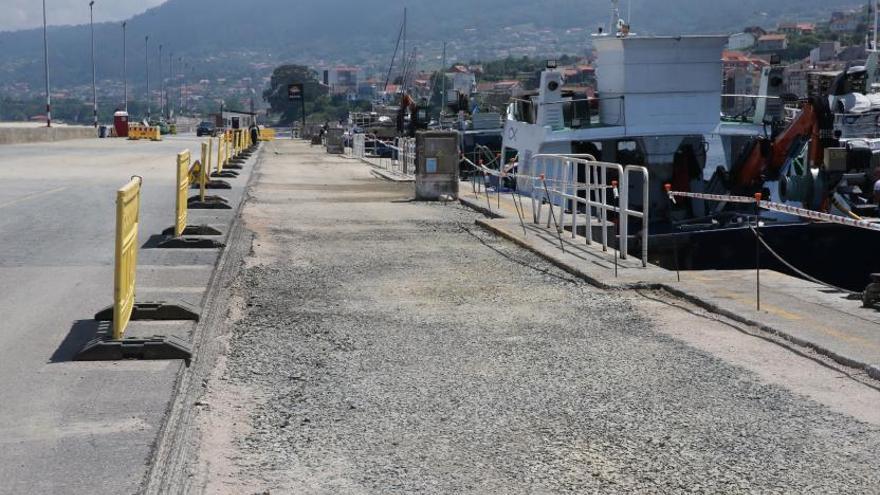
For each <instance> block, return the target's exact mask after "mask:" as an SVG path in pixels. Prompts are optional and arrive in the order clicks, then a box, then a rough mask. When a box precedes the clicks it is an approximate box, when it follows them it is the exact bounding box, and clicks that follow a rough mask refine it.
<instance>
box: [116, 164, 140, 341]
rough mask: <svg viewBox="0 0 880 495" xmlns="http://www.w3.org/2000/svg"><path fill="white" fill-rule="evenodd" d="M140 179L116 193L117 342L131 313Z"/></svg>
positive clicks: (132, 307) (135, 264) (136, 247)
mask: <svg viewBox="0 0 880 495" xmlns="http://www.w3.org/2000/svg"><path fill="white" fill-rule="evenodd" d="M140 204H141V178H140V177H136V178H133V179H132V180H131V182H129V183H128V184H126V185H125V187H123V188H122V189H120V190H118V191H117V192H116V255H115V256H116V261H115V266H114V270H113V274H114V275H113V338H114V339H115V340H119V339H121V338H122V336H123V335H124V334H125V328H126V327H127V326H128V322H129V320H130V319H131V313H132V311H133V310H134V297H135V295H134V287H135V275H136V272H137V250H138V245H137V244H138V218H139V216H140Z"/></svg>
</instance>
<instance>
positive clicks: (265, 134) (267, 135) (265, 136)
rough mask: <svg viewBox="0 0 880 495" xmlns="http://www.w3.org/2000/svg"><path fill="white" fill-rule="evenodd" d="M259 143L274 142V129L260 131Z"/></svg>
mask: <svg viewBox="0 0 880 495" xmlns="http://www.w3.org/2000/svg"><path fill="white" fill-rule="evenodd" d="M259 139H260V141H274V140H275V129H260V138H259Z"/></svg>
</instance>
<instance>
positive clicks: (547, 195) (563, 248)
mask: <svg viewBox="0 0 880 495" xmlns="http://www.w3.org/2000/svg"><path fill="white" fill-rule="evenodd" d="M541 182H542V183H543V184H544V195H545V196H546V197H547V203H549V205H550V217H552V218H553V225H554V226H555V227H556V236H557V237H559V249H561V250H562V252H563V253H565V244H564V243H563V242H562V232H560V229H559V224H558V223H556V213H555V212H554V211H553V201H552V200H551V199H550V191H549V190H548V189H547V180H546V179H545V178H544V174H541Z"/></svg>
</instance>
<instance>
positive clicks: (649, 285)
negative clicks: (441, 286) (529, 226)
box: [459, 198, 880, 380]
mask: <svg viewBox="0 0 880 495" xmlns="http://www.w3.org/2000/svg"><path fill="white" fill-rule="evenodd" d="M459 203H461V204H462V205H464V206H465V207H467V208H470V209H472V210H475V211H478V212H480V213H483V214H485V213H486V211H487V209H486V208H485V207H481V206H479V205H478V204H475V203H473V202H472V201H470V200H468V199H463V198H459ZM490 213H491V215H490V216H492V217H493V218H503V216H502V215H500V214H498V213H495V212H490ZM475 223H476V224H477V225H479V226H480V227H482V228H483V229H485V230H487V231H489V232H492V233H494V234H496V235H498V236H500V237H503V238H504V239H507V240H508V241H511V242H513V243H514V244H516V245H518V246H520V247H522V248H524V249H527V250H529V251H531V252H532V253H534V254H536V255H538V256H540V257H541V258H543V259H544V260H546V261H548V262H549V263H551V264H553V265H554V266H556V267H557V268H559V269H561V270H563V271H565V272H566V273H569V274H571V275H574V276H576V277H578V278H580V279H582V280H584V281H586V282H587V283H589V284H590V285H593V286H595V287H598V288H600V289H603V290H609V291H623V290H662V291H665V292H667V293H669V294H671V295H672V296H674V297H677V298H679V299H682V300H684V301H687V302H690V303H692V304H694V305H696V306H699V307H700V308H702V309H704V310H706V311H709V312H710V313H714V314H717V315H720V316H723V317H725V318H727V319H730V320H733V321H736V322H737V323H741V324H744V325H748V326H751V327H755V328H758V329H760V330H762V331H764V332H767V333H769V334H771V335H774V336H777V337H779V338H781V339H783V340H785V341H787V342H791V343H792V344H795V345H797V346H799V347H803V348H807V349H810V350H812V351H815V352H816V353H818V354H820V355H822V356H825V357H827V358H829V359H831V360H833V361H835V362H836V363H839V364H841V365H843V366H846V367H849V368H854V369H859V370H863V371H865V373H867V375H868V376H869V377H871V378H873V379H875V380H880V366H878V365H871V364H868V363H865V362H862V361H859V360H856V359H852V358H849V357H847V356H844V355H842V354H839V353H837V352H835V351H832V350H831V349H828V348H827V347H824V346H821V345H818V344H816V343H814V342H810V341H807V340H804V339H801V338H799V337H796V336H794V335H792V334H790V333H788V332H785V331H783V330H780V329H778V328H775V327H772V326H770V325H767V324H764V323H761V322H759V321H756V320H753V319H751V318H746V317H744V316H742V315H739V314H737V313H734V312H732V311H729V310H726V309H724V308H722V307H720V306H718V305H717V304H715V303H713V302H712V301H711V300H708V299H705V298H702V297H700V296H698V295H696V294H692V293H690V292H687V291H684V290H682V289H680V288H678V287H673V286H671V285H669V284H666V283H663V282H623V283H619V284H614V285H610V284H608V283H606V282H603V281H602V280H599V279H598V278H596V277H594V276H592V275H590V274H588V273H586V272H584V271H583V270H581V269H579V268H578V267H576V266H574V265H572V264H571V263H569V262H567V261H565V260H563V259H561V258H559V257H557V256H554V255H552V254H550V253H547V252H545V251H543V250H541V249H538V248H537V247H536V246H534V245H533V244H532V243H531V242H529V241H527V240H525V239H521V238H520V237H519V236H517V235H516V234H513V233H512V232H509V231H507V230H506V229H504V228H502V227H500V226H498V225H493V224H492V223H491V222H489V221H487V220H485V219H482V218H478V219H477V220H476V222H475Z"/></svg>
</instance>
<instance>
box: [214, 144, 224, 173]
mask: <svg viewBox="0 0 880 495" xmlns="http://www.w3.org/2000/svg"><path fill="white" fill-rule="evenodd" d="M225 155H226V135H225V134H221V135H220V137H218V138H217V164H216V165H215V167H216V169H217V173H218V174H219V173H220V172H223V165H225V164H226V156H225Z"/></svg>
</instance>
